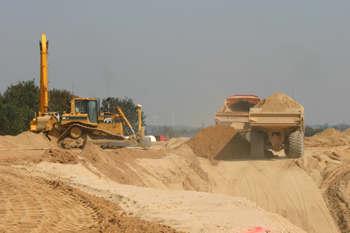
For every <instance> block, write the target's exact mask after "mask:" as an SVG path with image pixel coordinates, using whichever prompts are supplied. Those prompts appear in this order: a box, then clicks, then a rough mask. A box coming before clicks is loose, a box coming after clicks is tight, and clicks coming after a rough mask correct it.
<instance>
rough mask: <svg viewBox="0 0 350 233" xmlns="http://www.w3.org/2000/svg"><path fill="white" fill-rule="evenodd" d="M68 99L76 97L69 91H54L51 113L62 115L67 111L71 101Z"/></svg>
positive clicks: (51, 94) (51, 96)
mask: <svg viewBox="0 0 350 233" xmlns="http://www.w3.org/2000/svg"><path fill="white" fill-rule="evenodd" d="M67 97H76V96H75V95H73V94H72V93H71V92H69V91H67V90H59V89H55V88H54V89H53V90H51V91H50V102H49V106H50V112H59V113H60V114H61V115H62V113H63V111H67V107H68V106H69V101H68V100H67Z"/></svg>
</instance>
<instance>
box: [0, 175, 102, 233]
mask: <svg viewBox="0 0 350 233" xmlns="http://www.w3.org/2000/svg"><path fill="white" fill-rule="evenodd" d="M0 175H1V177H0V186H1V190H0V232H89V231H90V230H91V228H93V226H97V225H98V217H97V215H98V212H97V210H96V209H94V208H93V206H90V204H88V203H86V202H85V201H84V200H83V199H82V198H81V197H79V195H76V194H75V193H74V192H69V190H65V189H63V190H61V189H59V188H57V186H58V184H57V181H49V180H45V179H41V178H32V177H26V176H22V175H19V174H16V173H13V172H12V171H10V170H9V169H6V168H0Z"/></svg>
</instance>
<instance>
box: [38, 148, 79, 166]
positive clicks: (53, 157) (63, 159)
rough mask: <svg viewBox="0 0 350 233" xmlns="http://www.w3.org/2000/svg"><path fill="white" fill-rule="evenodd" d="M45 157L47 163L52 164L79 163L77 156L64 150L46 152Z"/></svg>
mask: <svg viewBox="0 0 350 233" xmlns="http://www.w3.org/2000/svg"><path fill="white" fill-rule="evenodd" d="M43 157H44V159H45V160H46V161H48V162H51V163H70V164H77V163H78V159H77V157H76V156H75V155H72V154H71V153H69V151H68V150H64V149H62V148H57V149H49V150H46V151H45V153H44V155H43Z"/></svg>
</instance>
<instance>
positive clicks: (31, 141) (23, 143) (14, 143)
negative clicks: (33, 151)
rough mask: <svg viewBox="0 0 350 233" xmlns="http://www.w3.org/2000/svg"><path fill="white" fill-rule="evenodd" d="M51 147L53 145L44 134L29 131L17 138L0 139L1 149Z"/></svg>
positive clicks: (6, 137) (4, 137)
mask: <svg viewBox="0 0 350 233" xmlns="http://www.w3.org/2000/svg"><path fill="white" fill-rule="evenodd" d="M50 146H52V144H51V143H50V141H49V140H48V139H45V138H44V136H43V135H42V134H35V133H32V132H29V131H25V132H23V133H21V134H19V135H17V136H11V135H6V136H1V137H0V147H16V148H23V147H30V148H43V147H50Z"/></svg>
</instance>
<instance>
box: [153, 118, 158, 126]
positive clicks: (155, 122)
mask: <svg viewBox="0 0 350 233" xmlns="http://www.w3.org/2000/svg"><path fill="white" fill-rule="evenodd" d="M152 117H153V118H154V125H155V126H157V117H158V116H152Z"/></svg>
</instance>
